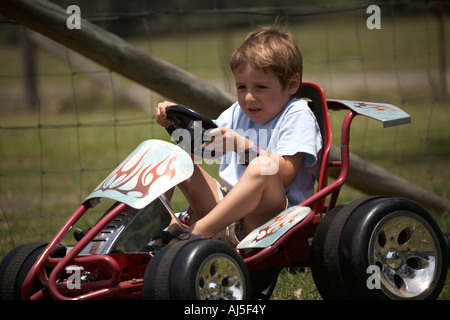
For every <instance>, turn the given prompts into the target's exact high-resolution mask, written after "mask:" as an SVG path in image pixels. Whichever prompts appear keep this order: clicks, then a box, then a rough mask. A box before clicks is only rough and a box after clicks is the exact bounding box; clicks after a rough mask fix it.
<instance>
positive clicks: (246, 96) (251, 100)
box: [245, 92, 255, 103]
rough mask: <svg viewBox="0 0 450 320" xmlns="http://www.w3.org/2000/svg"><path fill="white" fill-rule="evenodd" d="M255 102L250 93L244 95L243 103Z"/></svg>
mask: <svg viewBox="0 0 450 320" xmlns="http://www.w3.org/2000/svg"><path fill="white" fill-rule="evenodd" d="M254 101H255V96H254V95H253V94H252V93H251V92H247V94H246V95H245V102H247V103H248V102H254Z"/></svg>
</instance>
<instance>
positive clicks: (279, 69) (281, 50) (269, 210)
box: [155, 27, 322, 245]
mask: <svg viewBox="0 0 450 320" xmlns="http://www.w3.org/2000/svg"><path fill="white" fill-rule="evenodd" d="M230 66H231V69H232V71H233V74H234V77H235V82H236V90H237V96H238V101H237V102H236V103H235V104H233V105H232V106H231V107H230V108H228V109H227V110H225V111H224V112H223V113H222V114H221V115H220V116H219V118H218V119H217V120H216V121H215V123H216V124H217V126H218V128H216V129H213V130H211V131H210V133H209V134H210V135H211V136H212V137H213V141H214V142H213V144H216V145H221V146H223V151H224V152H225V153H224V156H223V158H222V162H221V166H220V170H219V175H220V177H221V178H222V179H223V181H224V182H225V184H226V187H227V189H228V193H227V194H226V195H224V194H222V191H221V190H222V189H221V188H218V182H217V181H216V180H215V179H214V178H212V177H211V176H210V175H209V174H208V173H206V172H205V171H204V170H203V169H202V168H200V167H199V166H198V165H196V164H195V165H194V173H193V175H192V176H191V177H190V178H189V179H188V180H186V181H184V182H182V183H180V184H179V188H180V189H181V191H182V192H183V194H184V195H185V197H186V199H187V200H188V202H189V205H190V208H189V212H190V221H189V222H190V223H191V225H190V227H189V228H188V229H187V230H186V231H182V232H180V231H176V229H177V225H175V224H172V225H171V226H170V227H169V229H168V230H169V231H170V232H172V235H171V236H170V237H169V238H168V239H173V238H176V239H180V240H182V239H186V238H191V237H195V236H199V237H204V238H212V237H215V238H217V239H220V240H223V241H226V242H228V243H230V244H231V245H237V244H238V243H239V241H240V240H242V239H243V237H244V236H245V235H247V234H248V233H249V232H251V231H252V230H253V229H255V228H256V227H258V226H260V225H262V224H263V223H264V222H266V221H267V220H269V219H271V218H272V217H274V216H275V215H276V214H278V213H279V212H281V211H283V210H284V209H285V208H287V207H288V206H291V205H296V204H298V203H299V202H301V201H302V200H304V199H305V198H307V197H309V196H310V195H312V194H313V192H314V180H315V177H316V175H317V170H318V169H319V160H318V155H319V151H320V149H321V148H322V138H321V136H320V131H319V126H318V124H317V121H316V119H315V117H314V114H313V113H312V112H311V110H310V109H309V108H308V106H307V103H306V102H305V101H302V100H298V99H296V98H295V97H294V96H295V95H296V94H297V93H298V91H299V89H300V87H301V81H302V56H301V53H300V51H299V49H298V47H297V45H296V41H295V39H294V38H293V36H292V35H291V34H290V33H288V32H282V31H280V30H278V29H277V28H275V27H264V28H262V29H260V30H259V31H256V32H253V33H251V34H249V35H248V36H247V38H246V39H245V41H244V42H243V43H242V44H241V46H240V47H239V48H238V49H237V50H236V51H235V52H234V53H233V54H232V56H231V59H230ZM172 104H173V103H170V102H167V101H166V102H163V103H160V104H159V105H158V107H157V111H156V118H157V122H158V123H159V124H160V125H162V126H164V127H167V126H168V125H170V121H168V120H167V117H166V109H167V108H168V107H169V106H170V105H172ZM251 133H256V134H251ZM273 168H276V169H275V170H273ZM168 239H167V238H166V239H165V240H164V242H165V243H167V242H168V241H169V240H168ZM157 241H159V244H160V243H161V241H160V240H157ZM174 241H176V240H174ZM174 241H172V242H174ZM155 244H156V243H155Z"/></svg>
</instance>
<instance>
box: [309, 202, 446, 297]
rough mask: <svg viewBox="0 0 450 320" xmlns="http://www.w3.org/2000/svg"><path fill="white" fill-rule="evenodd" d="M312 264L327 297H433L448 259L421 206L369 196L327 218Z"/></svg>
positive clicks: (316, 240) (434, 225)
mask: <svg viewBox="0 0 450 320" xmlns="http://www.w3.org/2000/svg"><path fill="white" fill-rule="evenodd" d="M311 264H312V273H313V277H314V281H315V283H316V286H317V289H318V290H319V292H320V294H321V295H322V296H323V297H324V298H325V299H436V298H437V297H438V295H439V293H440V292H441V290H442V287H443V285H444V282H445V278H446V275H447V268H448V257H447V252H446V245H445V242H444V238H443V236H442V232H441V230H440V229H439V226H438V225H437V223H436V222H435V220H434V219H433V217H432V216H431V215H430V214H429V213H428V212H427V211H426V210H425V209H424V208H422V207H421V206H420V205H418V204H417V203H415V202H413V201H410V200H407V199H401V198H390V197H368V198H363V199H359V200H357V201H354V202H351V203H350V204H348V205H346V206H339V207H336V208H334V209H333V210H331V211H330V212H329V213H328V214H327V215H326V216H325V218H324V220H323V221H322V222H321V223H320V224H319V227H318V229H317V232H316V235H315V236H314V240H313V244H312V248H311Z"/></svg>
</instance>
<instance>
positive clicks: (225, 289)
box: [196, 254, 245, 300]
mask: <svg viewBox="0 0 450 320" xmlns="http://www.w3.org/2000/svg"><path fill="white" fill-rule="evenodd" d="M196 288H197V296H198V297H199V299H200V300H242V299H244V295H245V282H244V274H243V273H242V271H241V268H240V267H239V266H238V265H237V263H236V262H235V261H234V260H233V259H232V258H230V257H229V256H227V255H224V254H214V255H211V256H209V257H208V258H207V259H206V260H205V261H204V262H203V263H202V265H201V266H200V268H199V272H198V274H197V279H196Z"/></svg>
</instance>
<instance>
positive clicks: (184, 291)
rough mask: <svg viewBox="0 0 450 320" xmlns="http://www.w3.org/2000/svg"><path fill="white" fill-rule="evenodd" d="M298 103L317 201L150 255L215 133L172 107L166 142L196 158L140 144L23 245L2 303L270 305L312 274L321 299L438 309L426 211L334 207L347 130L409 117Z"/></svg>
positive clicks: (436, 252)
mask: <svg viewBox="0 0 450 320" xmlns="http://www.w3.org/2000/svg"><path fill="white" fill-rule="evenodd" d="M302 98H304V99H307V101H308V104H309V106H310V108H311V109H312V110H313V111H314V113H315V115H316V117H317V120H318V123H319V126H320V129H321V133H322V137H323V146H324V147H323V150H322V154H321V169H320V174H319V176H318V177H317V191H316V192H315V193H314V195H312V196H311V197H309V198H308V199H306V200H305V201H303V202H302V203H299V204H298V205H296V206H293V207H290V208H288V209H286V210H284V211H283V212H277V213H274V217H273V219H271V220H270V221H267V222H266V223H265V224H264V225H262V226H260V227H259V228H256V229H255V230H253V231H252V232H251V233H249V234H248V235H247V236H246V237H245V238H244V239H243V240H242V241H241V242H240V243H239V245H237V247H232V246H231V245H228V244H226V243H224V242H221V241H217V240H212V239H202V238H199V239H193V240H187V241H180V242H178V243H177V244H174V245H168V246H166V247H164V248H162V249H160V250H152V249H148V248H152V247H153V246H152V239H153V237H154V236H155V235H156V234H157V233H158V232H160V231H161V230H164V229H165V228H166V227H167V226H168V225H169V222H170V221H171V219H172V218H175V219H177V221H178V223H179V224H180V225H181V226H183V225H185V224H186V222H185V221H184V220H183V212H178V213H174V212H173V210H172V207H171V204H170V202H169V201H168V200H167V199H166V198H165V196H164V193H165V192H166V191H167V190H169V189H171V188H173V187H174V186H176V185H177V184H179V183H180V182H181V181H183V180H184V179H187V178H188V177H189V176H190V175H191V174H192V172H193V163H192V158H191V155H190V154H189V153H194V154H200V155H202V152H205V149H204V148H203V147H198V146H201V145H202V142H203V141H194V140H195V139H197V140H198V139H202V137H203V136H204V135H203V133H204V132H205V131H206V130H208V129H211V128H213V127H215V124H214V122H212V121H211V120H209V119H208V118H207V117H205V116H204V115H202V114H200V113H198V112H196V111H195V110H193V109H191V108H187V107H183V106H173V107H170V108H169V110H168V117H169V119H171V120H172V123H173V127H171V128H170V129H169V131H170V132H173V131H174V130H176V129H177V128H183V129H187V130H189V132H191V133H192V137H195V138H192V137H191V138H192V139H191V141H187V140H189V139H186V138H184V139H183V140H184V141H182V142H184V143H188V142H189V143H190V145H192V146H197V147H196V148H194V149H191V150H188V152H186V151H185V150H183V149H182V148H181V147H179V146H178V145H176V144H174V143H169V142H165V141H159V140H147V141H144V142H142V143H141V144H140V145H139V146H138V147H137V148H136V149H135V150H134V151H133V152H132V153H131V154H130V155H129V156H128V157H127V158H126V159H125V160H124V161H123V162H122V163H121V164H120V165H119V166H118V167H117V168H116V169H115V170H114V171H113V172H112V173H111V174H110V175H109V176H108V177H107V178H106V179H105V180H104V181H103V182H102V183H100V185H99V186H98V187H97V188H96V189H95V190H94V191H93V192H92V193H91V194H90V195H89V196H88V197H87V198H86V200H85V201H83V203H82V204H81V205H80V206H79V208H78V209H76V210H75V212H74V213H73V214H72V215H71V216H70V217H69V219H68V220H67V222H66V223H65V224H64V225H63V226H62V228H61V229H60V230H59V232H58V233H57V234H56V235H55V236H54V238H53V239H52V240H51V241H50V242H49V243H42V242H38V243H31V244H25V245H22V246H20V247H17V248H15V249H13V250H12V251H11V252H9V253H8V254H7V255H6V256H5V257H4V259H3V260H2V262H1V264H0V299H31V300H38V299H80V300H81V299H84V300H86V299H211V300H213V299H267V298H269V297H270V296H271V294H272V291H273V290H274V287H275V284H276V280H277V276H278V272H279V271H280V269H282V268H284V267H290V266H308V267H311V270H312V274H313V278H314V282H315V284H316V286H317V289H318V291H319V293H320V294H321V296H322V297H323V298H325V299H386V298H387V299H435V298H437V297H438V295H439V293H440V292H441V290H442V288H443V285H444V282H445V279H446V275H447V269H448V244H447V243H446V241H447V240H446V239H448V238H449V237H448V234H446V235H444V234H443V233H442V232H441V230H440V229H439V227H438V225H437V223H436V222H435V220H434V219H433V217H432V216H431V215H430V213H428V212H427V210H425V209H424V208H423V207H422V206H420V205H419V204H418V203H416V202H413V201H411V200H408V199H403V198H396V197H387V196H371V197H365V198H362V199H357V200H355V201H352V202H350V203H345V204H340V205H336V204H337V199H338V195H339V191H340V189H341V187H342V185H343V184H344V183H345V180H346V178H347V175H348V172H349V136H350V124H351V122H352V120H353V118H354V117H355V116H357V115H363V116H368V117H371V118H374V119H376V120H378V121H381V122H382V123H383V124H384V126H385V127H388V126H393V125H401V124H406V123H409V121H410V117H409V115H408V114H406V113H405V112H403V111H402V110H400V109H399V108H397V107H395V106H392V105H388V104H381V103H367V102H355V101H344V100H326V99H325V96H324V94H323V91H322V89H321V88H320V87H319V86H317V85H315V84H312V83H304V84H303V87H302ZM329 109H332V110H347V114H346V116H345V118H344V120H343V124H342V134H341V146H340V150H341V159H340V160H338V161H336V160H333V161H330V160H329V150H330V146H331V127H330V121H329V113H328V110H329ZM198 120H199V121H201V123H200V122H198ZM199 123H200V125H199ZM196 130H197V131H196ZM198 130H200V131H198ZM198 132H201V134H198ZM199 137H200V138H199ZM182 142H180V143H182ZM212 156H220V155H212ZM331 167H336V168H340V176H339V178H338V179H336V180H335V181H333V182H331V183H328V169H329V168H331ZM104 198H107V199H112V200H113V202H114V204H113V205H112V206H111V207H110V208H109V210H107V211H106V212H105V214H104V215H103V216H102V217H101V218H100V219H99V221H97V222H96V223H95V224H94V225H93V226H92V227H91V228H90V229H88V230H87V231H86V232H84V233H82V234H78V236H77V239H78V242H77V243H76V244H75V245H73V246H72V245H71V246H64V245H62V244H61V242H62V240H63V238H64V237H65V236H66V235H67V234H68V233H69V231H70V230H71V229H72V227H73V226H74V225H75V223H76V222H77V221H78V220H79V219H80V217H81V216H82V215H83V214H85V213H86V212H87V211H88V210H89V209H90V208H93V207H94V206H96V205H97V204H98V203H99V201H100V199H104ZM327 199H328V200H327Z"/></svg>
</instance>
